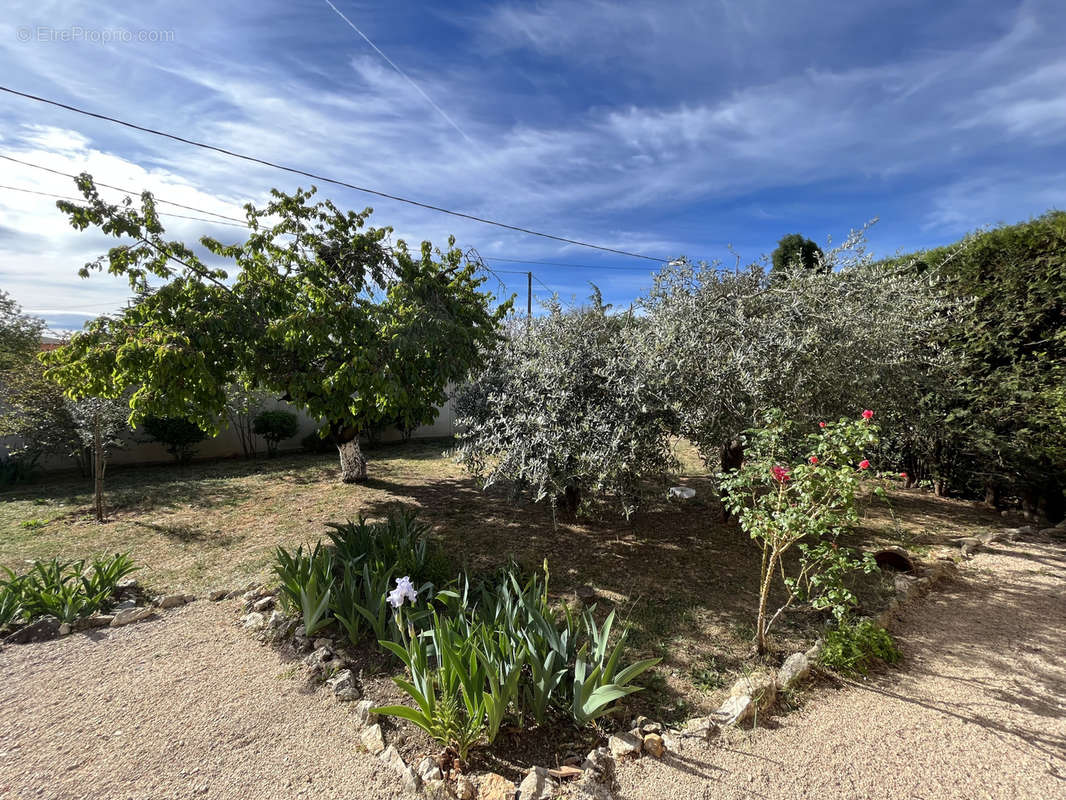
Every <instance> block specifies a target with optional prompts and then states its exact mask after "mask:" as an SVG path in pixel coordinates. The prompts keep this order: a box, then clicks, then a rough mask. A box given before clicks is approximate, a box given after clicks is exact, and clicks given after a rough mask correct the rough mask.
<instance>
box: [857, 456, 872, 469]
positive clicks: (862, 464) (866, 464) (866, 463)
mask: <svg viewBox="0 0 1066 800" xmlns="http://www.w3.org/2000/svg"><path fill="white" fill-rule="evenodd" d="M869 466H870V462H869V461H867V460H866V459H865V458H864V459H863V460H862V461H860V462H859V469H866V468H867V467H869Z"/></svg>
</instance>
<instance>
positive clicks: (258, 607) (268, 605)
mask: <svg viewBox="0 0 1066 800" xmlns="http://www.w3.org/2000/svg"><path fill="white" fill-rule="evenodd" d="M273 607H274V595H267V596H266V597H260V598H259V599H258V600H256V601H255V602H254V603H252V611H259V612H264V611H269V610H270V609H272V608H273Z"/></svg>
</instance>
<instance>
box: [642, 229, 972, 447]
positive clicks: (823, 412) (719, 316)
mask: <svg viewBox="0 0 1066 800" xmlns="http://www.w3.org/2000/svg"><path fill="white" fill-rule="evenodd" d="M825 259H826V263H827V264H829V265H830V266H832V267H833V269H832V270H831V271H827V272H819V271H812V270H807V269H804V268H802V267H801V266H798V265H797V266H794V267H793V268H791V269H788V270H787V271H785V272H781V273H776V274H775V275H774V276H773V279H772V280H771V278H770V275H769V274H768V271H767V270H766V268H765V265H763V264H760V263H756V264H753V265H750V266H749V267H747V268H745V269H737V270H732V271H728V270H721V269H719V268H717V266H714V265H706V264H700V265H693V264H691V263H689V262H683V263H681V264H680V265H672V266H669V267H667V268H665V269H664V270H663V271H662V272H661V273H660V274H659V275H658V276H657V277H656V280H655V284H654V286H653V288H652V290H651V291H650V292H649V293H648V295H647V296H646V297H644V298H643V300H642V308H643V311H644V313H645V314H646V315H647V319H648V328H649V332H648V336H647V337H646V338H645V339H644V344H645V347H646V349H647V354H646V356H645V359H644V360H645V363H647V364H648V365H649V368H654V369H658V370H659V371H660V373H661V375H660V383H661V384H662V385H663V386H664V387H667V391H668V397H667V403H668V405H669V406H670V407H671V408H672V409H673V410H674V411H675V412H676V415H677V420H678V430H677V433H678V434H680V435H682V436H686V437H688V438H689V439H691V440H692V441H693V442H694V443H695V444H696V446H697V447H698V448H699V450H700V453H701V455H702V456H703V458H704V459H705V460H706V461H707V462H708V463H710V464H721V465H722V466H725V467H736V466H738V465H739V460H740V458H741V453H740V452H739V451H740V442H739V439H738V437H739V435H740V434H741V433H742V432H743V431H745V430H748V429H750V428H753V427H755V426H756V425H757V424H758V423H759V422H760V421H761V419H762V415H763V414H764V413H765V412H766V410H768V409H771V408H776V409H781V410H782V412H783V413H784V414H785V415H786V416H787V417H789V418H791V419H793V420H796V421H797V422H805V423H810V422H816V421H819V420H824V419H836V418H839V417H842V416H851V415H852V414H853V413H854V412H855V410H856V409H859V410H861V409H863V408H869V407H876V408H878V409H879V413H881V414H882V416H883V418H884V419H885V423H886V427H888V426H889V425H891V426H892V427H893V428H898V429H901V430H903V429H906V428H907V426H908V425H910V424H912V423H913V416H914V411H915V408H916V407H917V404H918V403H919V401H920V400H921V398H922V397H924V396H925V395H926V394H927V393H928V391H929V387H931V386H934V385H936V384H937V382H938V381H939V380H940V379H941V376H943V375H944V374H945V373H946V372H947V371H949V370H950V368H951V360H950V358H949V356H948V354H946V353H945V351H944V350H943V348H940V347H938V346H937V345H936V343H935V342H934V340H933V336H932V334H933V332H934V331H937V330H940V329H941V328H942V326H944V325H946V324H947V323H948V321H949V319H950V316H951V307H950V305H949V304H948V303H947V302H946V301H945V300H944V299H943V298H942V297H941V296H940V294H939V293H938V290H937V288H936V285H935V283H934V281H933V279H932V277H931V276H928V275H914V274H910V273H905V272H901V271H898V270H890V269H886V268H884V267H882V266H879V265H876V264H873V263H871V260H870V259H869V258H868V257H867V255H866V253H865V251H864V248H863V241H862V234H861V233H855V234H853V235H852V236H851V237H849V239H848V240H847V241H846V242H844V243H843V244H842V245H841V246H840V247H838V248H836V249H834V250H832V251H830V252H829V253H827V254H826V256H825Z"/></svg>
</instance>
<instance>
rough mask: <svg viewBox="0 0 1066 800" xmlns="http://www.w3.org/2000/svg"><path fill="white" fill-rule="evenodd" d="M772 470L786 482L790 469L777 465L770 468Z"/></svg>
mask: <svg viewBox="0 0 1066 800" xmlns="http://www.w3.org/2000/svg"><path fill="white" fill-rule="evenodd" d="M770 472H772V473H773V474H774V478H776V479H777V480H778V481H779V482H781V483H784V482H785V481H787V480H788V470H787V469H785V468H784V467H779V466H775V467H773V468H772V469H771V470H770Z"/></svg>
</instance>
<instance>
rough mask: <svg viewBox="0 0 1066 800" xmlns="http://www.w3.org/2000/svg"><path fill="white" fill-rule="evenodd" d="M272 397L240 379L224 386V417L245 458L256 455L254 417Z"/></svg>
mask: <svg viewBox="0 0 1066 800" xmlns="http://www.w3.org/2000/svg"><path fill="white" fill-rule="evenodd" d="M273 399H274V397H273V395H272V394H271V393H270V392H267V391H264V390H262V389H255V388H251V387H249V386H247V385H246V384H245V383H244V382H242V381H235V382H233V383H231V384H230V385H229V386H227V387H226V419H227V420H228V421H229V424H230V427H231V428H232V429H233V430H234V431H236V433H237V439H238V441H240V443H241V452H243V453H244V457H245V458H255V456H256V453H257V449H258V448H257V447H256V440H255V436H256V434H255V430H254V426H255V418H256V415H258V414H259V412H260V410H261V409H262V408H263V406H264V405H265V404H266V403H268V402H270V401H271V400H273Z"/></svg>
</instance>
